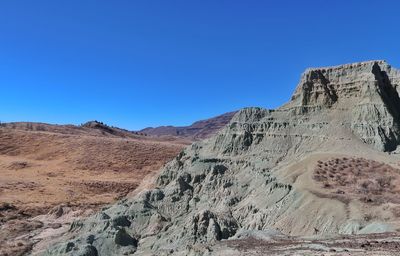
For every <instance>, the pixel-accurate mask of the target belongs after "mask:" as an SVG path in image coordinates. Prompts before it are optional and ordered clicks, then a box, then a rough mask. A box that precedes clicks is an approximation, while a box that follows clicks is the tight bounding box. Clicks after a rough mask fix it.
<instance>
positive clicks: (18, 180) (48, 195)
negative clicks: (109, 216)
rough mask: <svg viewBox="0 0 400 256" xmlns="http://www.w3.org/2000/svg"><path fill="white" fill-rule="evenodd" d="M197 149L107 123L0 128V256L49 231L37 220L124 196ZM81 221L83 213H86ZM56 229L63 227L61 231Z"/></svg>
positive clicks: (16, 252)
mask: <svg viewBox="0 0 400 256" xmlns="http://www.w3.org/2000/svg"><path fill="white" fill-rule="evenodd" d="M189 143H190V142H189V141H188V140H183V139H178V138H172V137H170V138H154V137H150V136H144V135H141V134H139V133H134V132H130V131H127V130H124V129H120V128H116V127H110V126H107V125H105V124H103V123H100V122H96V121H93V122H88V123H86V124H84V125H82V126H73V125H49V124H43V123H7V124H2V125H1V127H0V174H1V179H0V243H1V244H2V245H6V246H2V248H1V249H0V255H6V253H8V255H20V254H22V253H23V252H24V251H28V250H29V248H30V246H31V245H32V243H31V242H32V241H30V242H25V241H23V242H21V241H18V240H15V237H17V236H19V235H23V234H24V233H26V232H30V231H33V232H34V231H35V230H40V229H41V228H44V226H43V223H42V222H35V221H32V219H31V218H32V217H35V216H37V215H39V214H44V213H48V212H49V211H50V210H51V209H52V208H54V207H57V206H59V205H66V206H68V207H69V208H70V209H71V210H72V211H77V210H79V211H85V210H90V209H92V210H93V209H97V208H98V207H100V206H102V205H105V204H108V203H111V202H114V201H115V200H117V199H120V198H121V197H123V196H125V195H126V194H127V193H129V192H131V191H133V190H135V188H136V187H137V186H138V185H139V184H140V183H141V182H142V180H143V179H144V178H145V177H146V176H147V175H150V176H152V175H153V176H154V173H155V172H157V170H159V169H160V167H161V166H162V165H163V164H164V163H166V162H167V161H169V160H171V159H172V158H173V157H174V156H175V155H177V154H178V153H179V151H181V150H182V148H183V147H185V146H186V145H187V144H189ZM79 214H81V213H79ZM56 226H57V225H56Z"/></svg>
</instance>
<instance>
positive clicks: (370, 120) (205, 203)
mask: <svg viewBox="0 0 400 256" xmlns="http://www.w3.org/2000/svg"><path fill="white" fill-rule="evenodd" d="M399 77H400V76H399V72H398V71H397V70H395V69H393V68H391V67H390V66H389V65H388V64H387V63H386V62H383V61H369V62H362V63H355V64H349V65H343V66H337V67H328V68H318V69H309V70H307V71H306V72H305V73H304V74H303V75H302V77H301V81H300V83H299V85H298V87H297V89H296V91H295V93H294V95H293V96H292V99H291V101H290V102H288V103H287V104H285V105H284V106H282V107H281V108H278V109H276V110H267V109H261V108H246V109H242V110H240V111H239V112H238V113H237V114H236V115H235V116H234V117H233V119H232V120H231V122H230V123H229V124H228V125H227V126H226V127H225V128H224V129H223V130H221V131H220V132H219V133H218V134H216V135H215V136H213V137H212V138H210V139H207V140H204V141H201V142H197V143H194V144H192V145H191V146H189V147H188V148H186V149H185V150H184V151H183V152H181V153H180V154H179V155H178V156H177V157H176V158H175V159H174V160H173V161H171V162H170V163H168V164H167V165H166V166H165V167H164V168H163V170H162V171H161V173H160V176H159V177H158V180H157V187H156V188H155V189H152V190H149V191H144V192H143V193H141V194H139V195H138V196H136V197H134V198H129V199H125V200H123V201H121V202H119V203H118V204H116V205H114V206H111V207H109V208H107V209H103V210H102V211H101V212H99V213H98V214H97V215H95V216H92V217H90V218H89V219H86V220H82V221H78V222H75V223H74V224H73V225H72V226H71V229H70V231H69V233H68V234H66V235H65V239H70V240H69V241H67V242H64V243H59V244H56V245H55V246H53V247H52V248H49V250H48V251H47V252H46V254H48V255H64V254H72V255H130V254H138V255H139V254H145V253H148V254H150V255H151V254H152V253H154V254H155V255H168V254H174V255H179V254H182V255H188V254H207V253H210V252H209V250H208V249H207V247H204V246H203V245H204V244H206V245H207V244H210V245H212V244H213V243H215V242H216V241H220V240H223V239H233V238H236V239H240V237H241V236H242V235H243V234H247V233H248V232H251V231H254V230H268V229H271V228H273V229H276V230H279V231H280V232H282V233H284V234H286V235H312V234H315V233H316V232H318V235H321V236H322V235H328V234H330V235H334V234H350V233H368V232H375V231H393V230H395V229H396V228H399V227H400V224H399V223H398V218H396V216H394V215H393V214H392V212H391V207H392V206H388V207H386V208H384V209H383V210H382V207H380V206H379V205H375V206H374V205H372V206H371V205H368V206H367V207H368V209H369V211H370V213H371V214H375V215H376V216H377V217H376V218H369V219H367V218H365V217H364V216H363V215H362V214H361V213H360V212H362V211H361V209H363V207H365V206H364V205H363V204H362V203H360V202H358V201H357V202H352V201H351V200H350V201H340V200H336V199H335V198H328V195H325V194H323V193H322V192H318V193H317V192H316V191H314V190H313V189H312V187H310V184H311V185H312V184H313V183H312V182H311V180H310V179H309V178H308V176H309V175H307V171H306V168H305V167H304V166H306V165H301V163H303V162H305V161H306V160H304V159H311V160H309V161H311V162H312V161H313V160H312V159H313V158H312V157H311V156H312V155H313V154H315V153H316V152H319V153H323V154H353V153H355V152H358V153H360V152H366V153H365V154H374V153H376V154H384V153H382V152H387V151H394V150H396V148H397V146H398V144H399V136H400V130H399V111H400V99H399V95H398V85H399ZM382 157H383V156H382ZM307 161H308V160H307ZM303 174H304V175H303ZM315 186H317V185H315ZM375 215H374V216H375ZM381 216H382V217H381ZM383 216H384V217H383ZM200 245H202V246H200Z"/></svg>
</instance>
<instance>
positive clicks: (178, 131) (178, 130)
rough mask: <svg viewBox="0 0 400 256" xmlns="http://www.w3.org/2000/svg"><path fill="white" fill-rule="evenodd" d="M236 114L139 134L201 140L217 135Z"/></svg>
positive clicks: (148, 129)
mask: <svg viewBox="0 0 400 256" xmlns="http://www.w3.org/2000/svg"><path fill="white" fill-rule="evenodd" d="M235 114H236V111H233V112H229V113H225V114H222V115H219V116H216V117H213V118H209V119H205V120H201V121H197V122H194V123H193V124H191V125H189V126H180V127H176V126H160V127H154V128H153V127H148V128H145V129H143V130H141V131H139V132H141V133H146V134H148V135H152V136H177V137H182V138H187V139H191V140H200V139H205V138H208V137H210V136H212V135H214V134H215V133H217V131H219V130H220V129H221V128H222V127H224V126H225V125H226V124H227V123H229V122H230V121H231V119H232V117H233V116H234V115H235Z"/></svg>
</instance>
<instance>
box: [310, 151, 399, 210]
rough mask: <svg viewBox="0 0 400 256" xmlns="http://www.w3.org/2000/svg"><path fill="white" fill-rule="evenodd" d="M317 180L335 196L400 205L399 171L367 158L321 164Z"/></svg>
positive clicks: (344, 159) (336, 159)
mask: <svg viewBox="0 0 400 256" xmlns="http://www.w3.org/2000/svg"><path fill="white" fill-rule="evenodd" d="M313 178H314V180H316V181H317V182H318V183H321V186H322V187H323V188H324V189H327V190H329V192H330V193H332V194H337V195H338V194H340V195H341V196H343V195H345V196H346V197H348V198H349V199H351V198H358V199H359V200H360V201H362V202H365V203H374V204H381V203H384V202H392V203H400V198H398V196H395V195H396V192H398V191H399V189H400V170H398V169H396V168H394V167H392V166H390V165H388V164H385V163H381V162H377V161H374V160H369V159H365V158H346V157H343V158H334V159H331V160H329V161H326V162H322V161H318V162H317V165H316V167H315V170H314V175H313Z"/></svg>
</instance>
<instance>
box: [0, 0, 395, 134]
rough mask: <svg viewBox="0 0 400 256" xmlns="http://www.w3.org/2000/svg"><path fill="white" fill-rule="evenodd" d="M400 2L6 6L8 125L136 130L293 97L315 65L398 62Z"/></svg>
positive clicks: (207, 0) (1, 55)
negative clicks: (91, 124) (88, 124)
mask: <svg viewBox="0 0 400 256" xmlns="http://www.w3.org/2000/svg"><path fill="white" fill-rule="evenodd" d="M399 10H400V2H399V1H368V0H363V1H362V0H359V1H357V0H353V1H350V0H346V1H345V0H335V1H317V0H314V1H311V0H302V1H297V0H292V1H287V0H286V1H285V0H283V1H267V0H265V1H261V0H259V1H255V0H242V1H236V0H229V1H228V0H226V1H223V0H191V1H187V0H182V1H175V0H170V1H166V0H159V1H156V0H154V1H153V0H142V1H128V0H125V1H122V0H121V1H106V0H103V1H102V0H96V1H94V0H84V1H78V0H58V1H54V0H48V1H42V0H35V1H28V0H26V1H20V0H12V1H1V2H0V89H1V94H0V95H1V99H0V120H1V121H2V122H10V121H40V122H48V123H60V124H65V123H72V124H80V123H82V122H85V121H87V120H93V119H97V120H101V121H104V122H106V123H108V124H111V125H115V126H120V127H123V128H128V129H140V128H144V127H147V126H158V125H167V124H172V125H187V124H190V123H191V122H193V121H196V120H199V119H203V118H207V117H212V116H215V115H218V114H221V113H224V112H228V111H232V110H235V109H239V108H242V107H248V106H261V107H266V108H275V107H277V106H279V105H281V104H283V103H284V102H285V101H287V100H288V99H289V98H290V96H291V93H292V91H293V90H294V88H295V86H296V84H297V82H298V80H299V77H300V74H301V73H302V72H303V71H304V69H305V68H307V67H317V66H328V65H336V64H341V63H349V62H356V61H362V60H371V59H385V60H387V61H388V62H389V63H391V64H392V65H393V66H394V67H400V58H399V57H400V56H399V55H400V49H399V47H400V33H399V32H400V31H399V30H400V15H399V14H398V11H399Z"/></svg>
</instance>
